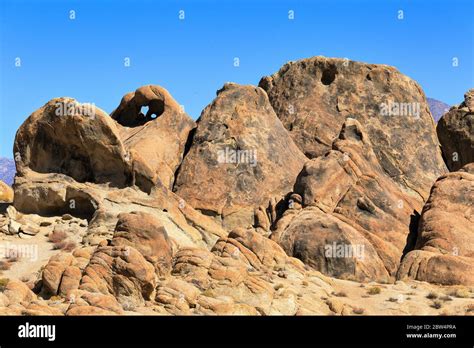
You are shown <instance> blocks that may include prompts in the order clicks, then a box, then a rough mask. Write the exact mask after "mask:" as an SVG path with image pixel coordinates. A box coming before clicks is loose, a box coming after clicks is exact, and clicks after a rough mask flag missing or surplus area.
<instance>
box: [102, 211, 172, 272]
mask: <svg viewBox="0 0 474 348" xmlns="http://www.w3.org/2000/svg"><path fill="white" fill-rule="evenodd" d="M111 244H112V245H114V246H132V247H134V248H136V249H137V250H138V251H139V252H140V253H141V254H142V255H143V256H144V257H145V259H146V260H147V261H148V262H150V263H151V264H152V265H154V266H155V269H156V271H157V274H158V275H164V274H166V273H168V271H169V270H170V269H171V263H172V259H173V247H172V245H171V241H170V239H169V238H168V233H167V232H166V229H165V227H164V226H163V224H162V222H161V221H160V220H159V219H158V218H156V217H155V216H153V215H151V214H149V213H144V212H132V213H123V214H120V215H119V217H118V222H117V227H116V228H115V233H114V237H113V239H112V241H111Z"/></svg>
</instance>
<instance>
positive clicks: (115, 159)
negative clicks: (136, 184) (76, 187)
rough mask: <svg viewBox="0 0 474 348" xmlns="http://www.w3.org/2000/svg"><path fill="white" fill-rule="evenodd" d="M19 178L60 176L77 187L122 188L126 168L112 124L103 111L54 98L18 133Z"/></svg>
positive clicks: (127, 165) (116, 132) (116, 128)
mask: <svg viewBox="0 0 474 348" xmlns="http://www.w3.org/2000/svg"><path fill="white" fill-rule="evenodd" d="M14 153H15V160H16V165H17V176H21V177H24V176H28V174H29V171H34V172H37V173H60V174H64V175H67V176H69V177H71V178H73V179H74V180H76V181H77V182H94V183H108V184H110V185H112V186H115V187H124V186H126V185H127V184H128V183H129V182H130V178H131V172H130V166H129V164H128V162H127V160H126V150H125V148H124V146H123V144H122V142H121V139H120V136H119V129H118V127H117V125H116V123H115V122H114V121H113V120H112V119H111V118H110V117H109V116H108V115H107V114H106V113H105V112H104V111H102V110H100V109H99V108H97V107H95V106H93V105H87V104H81V103H79V102H77V101H76V100H74V99H72V98H56V99H52V100H51V101H49V102H48V103H46V104H45V105H44V106H43V107H42V108H40V109H38V110H37V111H35V112H34V113H33V114H31V115H30V117H28V119H27V120H26V121H25V122H24V123H23V124H22V126H21V127H20V128H19V130H18V132H17V134H16V137H15V145H14Z"/></svg>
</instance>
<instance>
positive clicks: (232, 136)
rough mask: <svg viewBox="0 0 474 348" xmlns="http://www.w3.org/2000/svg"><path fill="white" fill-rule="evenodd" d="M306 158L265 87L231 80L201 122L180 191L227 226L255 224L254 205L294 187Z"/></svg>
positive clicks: (181, 174) (185, 163)
mask: <svg viewBox="0 0 474 348" xmlns="http://www.w3.org/2000/svg"><path fill="white" fill-rule="evenodd" d="M304 162H305V157H304V156H303V154H302V153H301V152H300V151H299V149H298V148H297V147H296V145H295V144H294V143H293V141H292V140H291V138H290V136H289V135H288V132H287V131H286V130H285V128H284V127H283V126H282V124H281V122H280V120H278V118H277V117H276V115H275V113H274V112H273V110H272V107H271V105H270V103H269V102H268V98H267V95H266V94H265V92H264V91H263V90H262V89H260V88H258V87H253V86H240V85H237V84H226V85H225V86H224V87H223V88H222V89H221V90H220V91H218V94H217V98H216V99H215V100H214V101H213V102H212V103H211V104H210V105H208V106H207V107H206V108H205V109H204V111H203V112H202V115H201V117H200V119H199V121H198V127H197V129H196V133H195V135H194V138H193V143H192V145H191V147H190V150H189V152H188V154H187V155H186V157H185V158H184V160H183V163H182V165H181V168H180V170H179V173H178V175H177V180H176V183H175V186H174V191H175V192H176V193H177V194H178V195H179V196H181V197H183V198H184V199H185V200H186V201H187V202H188V203H189V204H191V205H192V206H193V207H194V208H196V209H198V210H200V211H203V212H205V213H206V214H208V215H211V216H215V217H217V218H218V219H222V222H223V225H224V226H225V227H226V228H227V229H232V228H234V227H246V226H248V225H252V224H253V223H254V208H256V207H258V206H260V205H262V204H264V205H268V202H269V200H271V199H272V198H275V197H276V198H277V200H279V199H280V198H281V197H283V196H284V195H285V194H286V193H287V192H289V191H291V189H292V186H293V183H294V181H295V179H296V176H297V175H298V173H299V171H300V170H301V167H302V166H303V163H304Z"/></svg>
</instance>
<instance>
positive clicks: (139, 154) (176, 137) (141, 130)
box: [111, 85, 195, 191]
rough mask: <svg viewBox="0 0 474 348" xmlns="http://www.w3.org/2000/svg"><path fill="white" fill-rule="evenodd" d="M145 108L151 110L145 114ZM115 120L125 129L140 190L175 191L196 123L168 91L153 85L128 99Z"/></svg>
mask: <svg viewBox="0 0 474 348" xmlns="http://www.w3.org/2000/svg"><path fill="white" fill-rule="evenodd" d="M142 108H148V110H147V112H146V113H145V114H143V112H142ZM143 111H145V110H143ZM111 116H112V118H113V119H115V120H116V121H117V122H118V123H120V124H121V125H123V126H124V127H120V136H121V138H122V141H123V143H124V146H125V147H126V148H127V149H128V150H129V151H130V153H131V157H132V158H133V169H134V173H135V182H136V184H137V186H139V187H143V188H144V189H145V190H146V191H150V190H151V187H153V186H155V185H156V184H157V183H158V182H160V183H161V184H163V185H164V186H166V187H167V188H169V189H171V188H172V186H173V183H174V175H175V172H176V170H177V169H178V166H179V165H180V163H181V160H182V158H183V154H184V151H185V145H186V142H187V141H188V136H189V135H190V132H191V130H192V129H193V128H194V127H195V123H194V121H193V120H192V119H191V118H190V117H189V116H188V115H187V114H186V113H185V112H184V110H183V109H182V107H181V106H180V105H179V104H178V103H177V102H176V101H175V100H174V99H173V97H172V96H171V95H170V94H169V93H168V91H167V90H166V89H164V88H162V87H160V86H153V85H149V86H143V87H140V88H139V89H137V90H136V91H135V92H133V93H129V94H127V95H125V96H124V97H123V98H122V101H121V102H120V105H119V107H118V108H117V109H116V110H115V111H114V112H113V113H112V114H111Z"/></svg>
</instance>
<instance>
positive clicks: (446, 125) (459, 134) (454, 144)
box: [436, 89, 474, 171]
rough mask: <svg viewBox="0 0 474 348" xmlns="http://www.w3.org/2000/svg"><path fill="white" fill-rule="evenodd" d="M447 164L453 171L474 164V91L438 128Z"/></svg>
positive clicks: (473, 90)
mask: <svg viewBox="0 0 474 348" xmlns="http://www.w3.org/2000/svg"><path fill="white" fill-rule="evenodd" d="M436 131H437V133H438V138H439V141H440V143H441V150H442V151H443V155H444V158H445V160H446V164H447V166H448V168H449V170H451V171H456V170H459V169H460V168H461V167H463V166H464V165H466V164H467V163H471V162H474V89H471V90H469V91H468V92H467V93H466V94H465V95H464V101H463V102H462V103H461V104H460V105H459V106H455V107H453V108H451V109H450V110H449V112H447V113H446V114H444V115H443V117H441V119H440V120H439V122H438V126H437V127H436Z"/></svg>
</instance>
